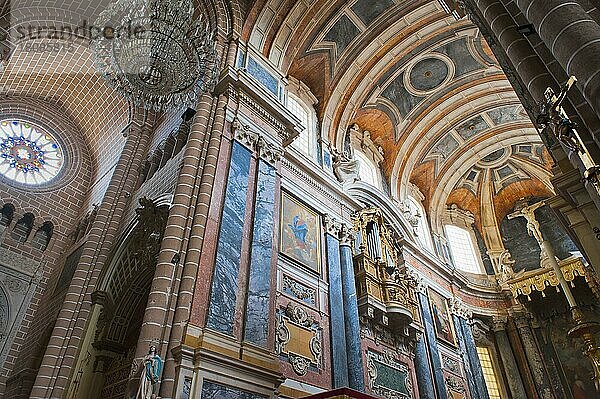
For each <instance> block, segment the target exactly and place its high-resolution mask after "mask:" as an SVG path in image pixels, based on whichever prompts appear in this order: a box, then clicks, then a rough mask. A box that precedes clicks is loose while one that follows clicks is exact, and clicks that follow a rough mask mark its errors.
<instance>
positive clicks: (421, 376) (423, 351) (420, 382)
mask: <svg viewBox="0 0 600 399" xmlns="http://www.w3.org/2000/svg"><path fill="white" fill-rule="evenodd" d="M425 341H426V338H425V337H421V339H419V340H418V341H417V345H416V347H415V373H416V374H417V386H418V387H419V395H420V396H421V397H422V398H435V388H434V386H433V377H432V374H431V368H430V366H429V357H428V356H427V344H426V342H425Z"/></svg>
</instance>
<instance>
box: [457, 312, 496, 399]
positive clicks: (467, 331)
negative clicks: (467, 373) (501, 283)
mask: <svg viewBox="0 0 600 399" xmlns="http://www.w3.org/2000/svg"><path fill="white" fill-rule="evenodd" d="M456 320H457V321H458V323H459V324H460V328H461V330H462V335H463V339H464V341H465V350H466V352H467V356H468V358H469V362H470V363H471V371H472V376H473V381H474V383H475V386H476V387H477V393H478V394H479V398H481V399H490V396H489V394H488V390H487V387H486V385H485V378H484V377H483V370H482V369H481V363H480V362H479V356H478V355H477V346H476V345H475V339H474V338H473V332H472V331H471V327H470V326H469V324H468V323H467V321H466V320H465V319H463V318H461V317H457V318H456ZM456 327H459V325H458V324H457V325H456Z"/></svg>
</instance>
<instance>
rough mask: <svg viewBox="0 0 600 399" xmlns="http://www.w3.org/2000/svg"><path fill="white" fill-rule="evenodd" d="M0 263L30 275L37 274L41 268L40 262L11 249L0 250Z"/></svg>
mask: <svg viewBox="0 0 600 399" xmlns="http://www.w3.org/2000/svg"><path fill="white" fill-rule="evenodd" d="M0 265H2V266H6V267H9V268H11V269H13V270H14V271H17V272H20V273H23V274H26V275H28V276H30V277H34V276H36V275H37V272H38V271H39V270H40V262H39V261H37V260H34V259H31V258H29V257H27V256H23V255H20V254H18V253H16V252H13V251H11V250H9V249H6V248H3V249H2V251H0Z"/></svg>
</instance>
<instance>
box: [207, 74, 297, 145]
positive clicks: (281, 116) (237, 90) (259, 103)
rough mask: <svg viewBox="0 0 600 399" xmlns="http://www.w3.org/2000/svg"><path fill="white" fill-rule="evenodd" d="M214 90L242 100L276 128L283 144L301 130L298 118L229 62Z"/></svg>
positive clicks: (239, 100) (288, 142)
mask: <svg viewBox="0 0 600 399" xmlns="http://www.w3.org/2000/svg"><path fill="white" fill-rule="evenodd" d="M214 93H215V94H222V93H225V94H227V96H228V97H229V98H230V99H233V100H235V101H236V102H238V103H243V104H245V105H246V106H247V107H248V108H250V109H251V110H252V111H253V112H254V113H255V115H257V116H258V117H259V118H260V119H262V120H263V121H265V122H267V123H268V124H269V125H270V126H271V127H272V128H273V129H274V130H275V131H276V132H277V138H276V139H277V141H280V143H281V144H282V145H283V146H287V145H288V144H290V143H291V142H292V141H293V140H294V139H295V138H296V137H298V135H299V134H300V132H301V129H302V126H301V123H300V121H299V120H298V119H297V118H296V117H295V116H294V115H293V114H292V113H291V112H290V111H289V110H288V109H287V108H286V107H285V106H284V105H283V104H281V103H280V102H279V101H278V100H277V98H276V97H275V96H274V95H273V94H272V93H270V92H269V91H267V90H266V89H265V88H263V87H262V86H261V85H260V84H258V83H256V82H255V81H254V80H253V79H252V78H251V77H249V76H248V74H247V73H246V72H245V71H243V70H240V69H235V68H232V67H231V66H228V67H227V68H225V69H224V70H223V72H222V73H221V80H220V81H219V83H218V84H217V86H216V88H215V90H214ZM273 139H275V138H273Z"/></svg>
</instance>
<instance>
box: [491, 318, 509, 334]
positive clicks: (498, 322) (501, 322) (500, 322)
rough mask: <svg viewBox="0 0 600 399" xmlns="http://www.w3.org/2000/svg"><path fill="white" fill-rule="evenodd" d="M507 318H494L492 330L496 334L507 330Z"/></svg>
mask: <svg viewBox="0 0 600 399" xmlns="http://www.w3.org/2000/svg"><path fill="white" fill-rule="evenodd" d="M507 320H508V317H507V316H494V317H493V318H492V330H494V331H495V332H498V331H504V330H506V321H507Z"/></svg>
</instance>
